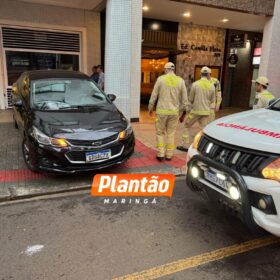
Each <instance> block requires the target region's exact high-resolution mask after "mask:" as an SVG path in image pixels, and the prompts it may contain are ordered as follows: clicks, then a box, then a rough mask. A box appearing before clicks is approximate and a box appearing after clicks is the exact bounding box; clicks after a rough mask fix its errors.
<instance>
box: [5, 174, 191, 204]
mask: <svg viewBox="0 0 280 280" xmlns="http://www.w3.org/2000/svg"><path fill="white" fill-rule="evenodd" d="M175 176H176V178H182V177H184V176H186V175H185V174H183V173H181V174H176V175H175ZM90 189H91V185H84V186H79V187H77V188H70V189H62V190H54V191H47V192H41V193H39V192H38V193H30V194H25V195H9V196H2V197H1V196H0V206H1V203H3V202H7V201H17V200H25V199H30V198H35V197H44V196H48V195H55V194H64V193H74V192H78V191H85V190H90Z"/></svg>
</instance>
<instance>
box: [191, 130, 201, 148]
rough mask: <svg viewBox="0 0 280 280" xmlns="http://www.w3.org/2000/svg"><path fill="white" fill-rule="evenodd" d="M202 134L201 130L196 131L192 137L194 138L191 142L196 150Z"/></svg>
mask: <svg viewBox="0 0 280 280" xmlns="http://www.w3.org/2000/svg"><path fill="white" fill-rule="evenodd" d="M202 136H203V132H202V130H201V131H200V132H198V133H197V134H196V136H195V137H194V140H193V143H192V147H193V148H194V149H196V150H198V144H199V141H200V139H201V137H202Z"/></svg>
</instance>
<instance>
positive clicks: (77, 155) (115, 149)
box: [66, 144, 123, 163]
mask: <svg viewBox="0 0 280 280" xmlns="http://www.w3.org/2000/svg"><path fill="white" fill-rule="evenodd" d="M108 149H110V150H111V157H114V156H116V155H118V154H119V153H121V151H122V149H123V145H122V144H118V145H115V146H112V147H109V148H108ZM98 151H102V149H97V150H94V151H93V152H98ZM88 152H91V151H86V152H85V151H70V152H68V153H67V154H66V156H67V158H68V159H69V160H70V161H72V162H85V161H86V153H88ZM93 163H94V162H93Z"/></svg>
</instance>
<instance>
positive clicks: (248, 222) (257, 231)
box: [245, 213, 268, 236]
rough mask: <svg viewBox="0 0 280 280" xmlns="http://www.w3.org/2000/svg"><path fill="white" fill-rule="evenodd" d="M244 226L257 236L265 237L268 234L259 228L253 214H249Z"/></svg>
mask: <svg viewBox="0 0 280 280" xmlns="http://www.w3.org/2000/svg"><path fill="white" fill-rule="evenodd" d="M245 222H246V225H247V227H248V228H249V229H250V230H251V231H252V232H253V233H254V234H256V235H257V236H264V235H267V234H268V232H267V231H266V230H264V229H263V228H261V227H260V226H259V225H258V224H257V223H256V222H255V220H254V218H253V214H252V213H251V215H250V217H248V218H247V219H246V221H245Z"/></svg>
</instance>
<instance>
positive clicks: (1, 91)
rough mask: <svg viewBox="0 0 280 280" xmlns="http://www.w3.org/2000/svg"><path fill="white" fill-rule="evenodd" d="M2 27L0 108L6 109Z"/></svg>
mask: <svg viewBox="0 0 280 280" xmlns="http://www.w3.org/2000/svg"><path fill="white" fill-rule="evenodd" d="M1 36H2V34H1V29H0V110H2V109H5V107H6V101H5V96H4V95H5V92H6V87H5V81H4V79H5V78H4V71H5V69H4V62H3V57H2V54H4V52H3V49H2V41H1Z"/></svg>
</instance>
